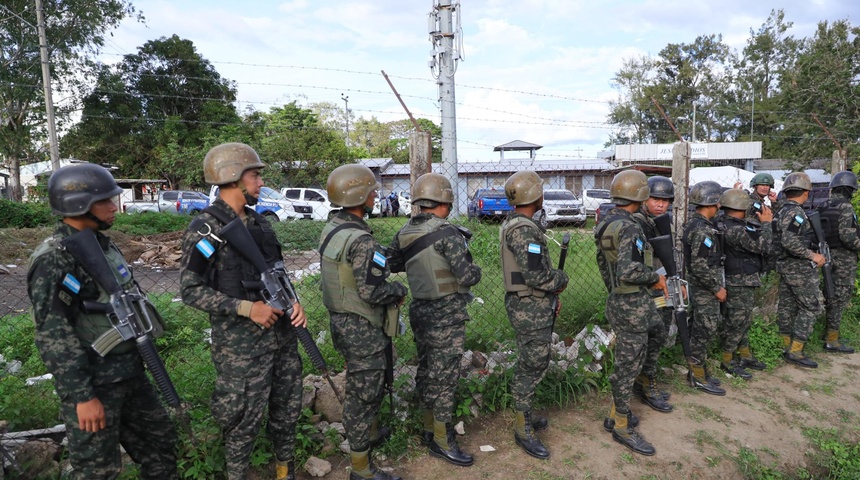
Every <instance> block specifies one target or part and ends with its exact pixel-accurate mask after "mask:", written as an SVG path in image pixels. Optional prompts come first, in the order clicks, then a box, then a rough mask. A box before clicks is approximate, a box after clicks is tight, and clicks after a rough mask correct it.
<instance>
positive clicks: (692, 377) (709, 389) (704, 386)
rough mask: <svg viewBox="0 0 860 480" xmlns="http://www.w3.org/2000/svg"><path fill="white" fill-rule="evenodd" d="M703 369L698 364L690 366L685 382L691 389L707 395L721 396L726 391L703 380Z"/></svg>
mask: <svg viewBox="0 0 860 480" xmlns="http://www.w3.org/2000/svg"><path fill="white" fill-rule="evenodd" d="M705 378H706V377H705V368H704V367H703V366H702V365H700V364H695V363H694V364H690V370H689V371H688V372H687V382H688V383H689V384H690V386H691V387H692V388H695V389H696V390H701V391H703V392H705V393H707V394H709V395H718V396H723V395H725V394H726V391H725V390H724V389H722V388H720V387H719V386H717V385H714V384H713V383H711V382H709V381H707V380H705Z"/></svg>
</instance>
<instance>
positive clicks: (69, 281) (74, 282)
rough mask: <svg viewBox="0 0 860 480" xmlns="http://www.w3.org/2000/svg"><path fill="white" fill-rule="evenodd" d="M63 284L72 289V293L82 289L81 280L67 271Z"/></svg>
mask: <svg viewBox="0 0 860 480" xmlns="http://www.w3.org/2000/svg"><path fill="white" fill-rule="evenodd" d="M63 285H64V286H65V287H66V288H68V289H69V290H71V291H72V293H78V292H80V291H81V282H80V281H78V279H77V278H75V276H74V275H72V274H71V273H67V274H66V276H65V278H63Z"/></svg>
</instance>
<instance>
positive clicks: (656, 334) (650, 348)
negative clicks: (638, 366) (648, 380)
mask: <svg viewBox="0 0 860 480" xmlns="http://www.w3.org/2000/svg"><path fill="white" fill-rule="evenodd" d="M651 298H652V299H653V298H654V297H651ZM655 311H656V315H654V316H653V317H651V320H650V322H649V324H648V332H647V333H648V340H647V341H646V343H645V360H644V361H643V363H642V373H644V374H646V375H648V376H654V375H657V362H658V361H659V360H660V352H661V351H663V347H665V346H666V339H667V338H668V335H669V324H668V323H666V318H667V317H668V319H669V322H671V321H672V309H671V308H657V309H655Z"/></svg>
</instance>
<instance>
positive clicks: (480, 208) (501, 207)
mask: <svg viewBox="0 0 860 480" xmlns="http://www.w3.org/2000/svg"><path fill="white" fill-rule="evenodd" d="M513 209H514V207H512V206H511V205H510V204H509V203H508V198H507V197H505V191H504V190H503V189H500V188H479V189H478V191H476V192H475V195H474V196H473V197H472V199H471V200H470V201H469V204H468V205H467V207H466V215H467V216H468V217H469V218H470V219H478V220H480V219H484V218H497V219H498V218H502V217H503V216H505V215H507V214H508V212H510V211H512V210H513Z"/></svg>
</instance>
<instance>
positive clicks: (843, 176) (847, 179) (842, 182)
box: [830, 172, 857, 190]
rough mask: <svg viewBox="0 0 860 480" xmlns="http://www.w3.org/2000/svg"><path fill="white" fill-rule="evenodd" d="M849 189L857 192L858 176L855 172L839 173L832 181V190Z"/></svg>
mask: <svg viewBox="0 0 860 480" xmlns="http://www.w3.org/2000/svg"><path fill="white" fill-rule="evenodd" d="M839 187H847V188H850V189H851V190H857V175H854V172H839V173H837V174H836V175H833V178H832V179H831V180H830V188H839Z"/></svg>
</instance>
